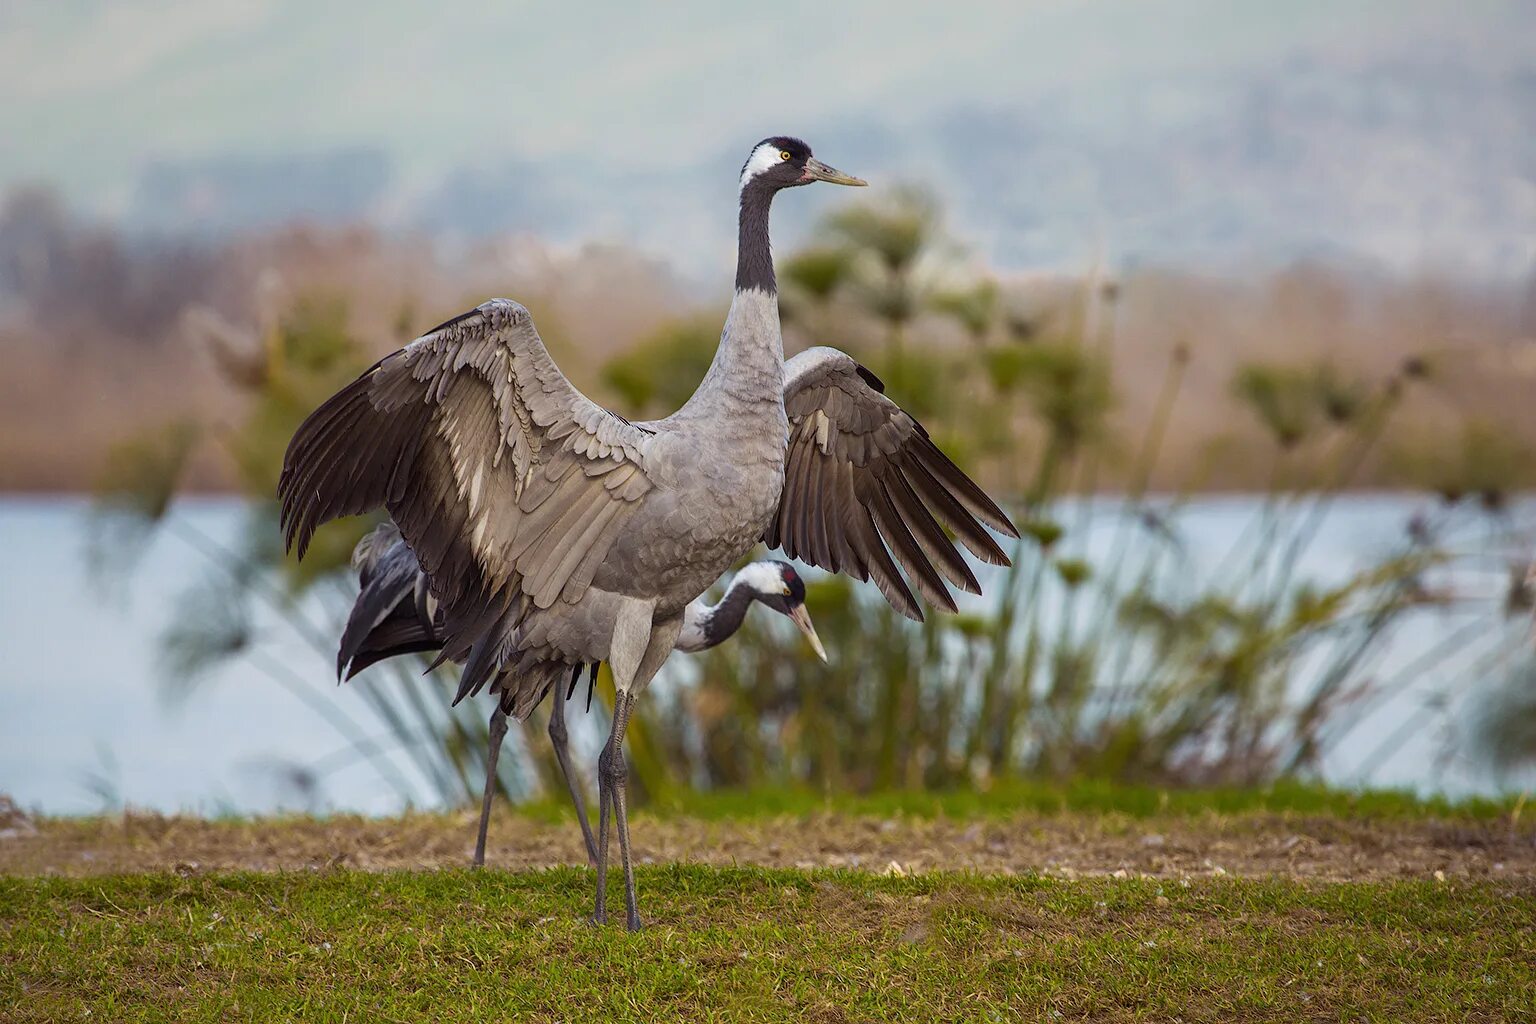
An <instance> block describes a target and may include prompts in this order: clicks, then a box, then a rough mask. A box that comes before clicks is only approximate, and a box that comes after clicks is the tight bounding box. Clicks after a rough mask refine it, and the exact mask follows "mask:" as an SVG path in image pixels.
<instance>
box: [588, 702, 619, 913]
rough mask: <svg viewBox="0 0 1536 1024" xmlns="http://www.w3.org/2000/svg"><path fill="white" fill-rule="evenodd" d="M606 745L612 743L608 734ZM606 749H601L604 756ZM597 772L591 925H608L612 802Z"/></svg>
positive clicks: (605, 781) (603, 777) (605, 780)
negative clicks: (594, 870) (594, 884)
mask: <svg viewBox="0 0 1536 1024" xmlns="http://www.w3.org/2000/svg"><path fill="white" fill-rule="evenodd" d="M613 723H614V727H615V728H617V727H618V723H619V720H618V718H617V716H615V718H614V720H613ZM608 743H609V744H611V743H613V736H612V734H611V733H610V734H609V738H608ZM607 752H608V747H607V746H606V745H605V746H604V747H603V753H604V755H606V754H607ZM601 760H602V759H601V758H599V768H598V772H597V906H596V907H595V908H594V909H593V911H592V923H593V924H607V923H608V806H609V804H610V803H611V802H612V801H611V799H610V796H609V792H608V776H607V774H606V773H605V772H603V770H602V768H601Z"/></svg>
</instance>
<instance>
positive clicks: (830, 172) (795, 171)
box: [741, 135, 868, 196]
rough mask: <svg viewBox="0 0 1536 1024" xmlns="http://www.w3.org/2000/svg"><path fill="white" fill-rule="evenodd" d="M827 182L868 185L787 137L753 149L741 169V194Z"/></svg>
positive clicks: (794, 139) (774, 139)
mask: <svg viewBox="0 0 1536 1024" xmlns="http://www.w3.org/2000/svg"><path fill="white" fill-rule="evenodd" d="M813 181H827V182H831V183H832V184H834V185H867V184H868V182H866V181H864V180H863V179H862V178H855V177H854V176H853V175H851V174H844V173H843V172H842V171H840V170H838V169H837V168H835V167H828V166H827V165H826V164H824V163H822V162H821V161H820V160H817V159H816V158H815V157H814V156H812V155H811V147H810V146H807V145H806V144H805V143H803V142H801V141H800V140H799V139H796V138H792V137H790V136H788V135H775V136H774V137H773V138H771V139H764V140H763V141H762V142H759V143H758V144H757V145H755V146H753V147H752V153H751V155H750V156H748V157H747V162H746V163H745V164H743V165H742V167H741V194H742V195H743V196H746V195H747V194H748V193H749V192H759V191H761V192H763V193H765V194H768V195H771V194H772V193H774V192H777V191H778V190H779V189H781V188H792V187H793V186H795V185H809V184H811V182H813Z"/></svg>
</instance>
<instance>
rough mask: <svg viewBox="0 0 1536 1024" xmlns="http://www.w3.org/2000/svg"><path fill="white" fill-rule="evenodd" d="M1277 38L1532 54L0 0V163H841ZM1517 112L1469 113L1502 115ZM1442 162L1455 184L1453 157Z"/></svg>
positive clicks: (1075, 27)
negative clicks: (794, 137) (801, 143)
mask: <svg viewBox="0 0 1536 1024" xmlns="http://www.w3.org/2000/svg"><path fill="white" fill-rule="evenodd" d="M1293 63H1296V64H1300V65H1303V66H1306V67H1317V66H1321V67H1324V68H1327V69H1329V71H1330V74H1335V75H1347V74H1350V73H1352V72H1354V71H1357V70H1362V69H1363V71H1366V72H1370V73H1377V72H1376V69H1387V71H1386V72H1385V73H1391V69H1392V68H1394V67H1399V68H1400V67H1408V68H1409V69H1410V70H1408V71H1405V72H1403V73H1404V74H1407V75H1411V76H1417V78H1416V79H1415V80H1423V79H1424V77H1425V76H1426V75H1431V74H1434V73H1437V69H1440V68H1448V69H1451V70H1452V71H1454V72H1455V73H1456V74H1457V75H1458V76H1460V77H1459V78H1458V81H1467V80H1470V81H1472V82H1474V84H1477V83H1481V85H1478V88H1479V89H1480V90H1481V91H1480V92H1478V93H1476V95H1482V94H1484V93H1487V94H1490V95H1493V96H1495V97H1498V96H1502V95H1505V92H1501V90H1505V91H1506V92H1507V89H1506V86H1505V84H1504V83H1505V82H1514V83H1516V84H1517V85H1518V84H1519V83H1520V82H1522V81H1524V82H1525V83H1526V84H1525V86H1524V88H1527V89H1530V88H1531V87H1530V85H1529V82H1530V81H1532V80H1536V79H1532V77H1531V76H1536V4H1533V3H1530V2H1525V3H1494V2H1475V0H1474V2H1459V3H1428V2H1422V0H1353V2H1346V0H1334V2H1329V0H1285V2H1275V0H1256V2H1233V0H1163V2H1156V0H1117V2H1097V3H1096V2H1084V0H1034V2H1017V0H1015V2H1008V3H995V4H987V3H967V2H954V0H951V2H945V3H941V4H931V3H912V4H898V3H891V2H875V0H847V2H843V3H828V2H826V0H818V2H811V3H804V2H779V3H773V2H761V0H759V2H757V3H753V4H722V3H719V2H718V0H686V2H682V3H672V4H666V5H646V4H631V3H603V4H581V5H578V4H571V3H568V2H559V3H500V4H488V3H483V2H461V0H453V2H437V3H420V4H407V3H388V2H383V3H381V2H373V3H316V2H314V0H136V2H133V3H107V2H90V0H61V2H45V0H12V2H10V3H7V4H4V5H3V6H0V188H4V187H6V186H9V185H14V184H16V183H18V182H21V181H43V182H48V183H52V184H54V185H55V186H57V187H59V188H60V189H61V190H62V191H63V192H64V193H65V194H66V196H67V197H68V198H69V199H70V200H71V201H72V202H74V203H75V204H77V205H79V206H81V207H84V208H87V209H92V210H96V211H101V212H106V213H112V212H114V211H122V210H123V209H125V208H126V206H127V204H128V203H129V202H130V200H131V198H132V196H133V194H134V189H135V188H136V186H137V184H138V183H139V181H140V176H141V175H142V173H143V172H144V170H145V168H146V167H148V166H150V165H152V164H155V163H157V162H166V161H170V162H175V161H188V160H190V161H196V160H206V159H232V158H233V159H240V158H261V157H264V156H268V155H271V154H306V153H325V152H329V151H333V150H337V149H339V148H344V147H348V146H361V147H369V148H372V149H376V150H378V151H379V152H381V153H383V154H384V155H385V156H386V157H388V160H389V164H390V166H391V168H392V172H391V173H392V175H393V178H392V182H393V184H392V185H391V190H392V191H391V194H392V196H393V197H394V201H396V202H409V197H411V196H413V195H417V194H420V193H421V192H422V191H423V190H430V189H431V188H432V187H433V186H434V185H437V184H439V183H441V182H442V181H443V179H444V178H445V177H446V176H448V175H449V174H450V173H452V172H453V171H455V170H458V169H462V168H471V169H476V170H480V171H487V170H490V171H494V168H495V167H496V166H497V165H498V162H499V161H504V160H506V161H510V160H519V161H530V160H531V161H540V162H545V163H557V164H559V163H563V164H568V165H569V166H570V167H571V168H572V169H573V171H574V172H577V173H578V174H579V173H580V171H581V170H582V169H588V168H594V167H595V168H601V169H602V174H601V175H598V177H604V178H619V179H622V178H623V176H624V174H625V172H626V169H628V168H633V169H634V171H635V173H636V174H640V175H644V176H648V177H649V176H660V177H663V178H664V177H665V176H666V174H667V172H668V169H669V168H671V167H678V168H692V167H694V166H695V165H698V164H699V163H701V162H714V163H720V164H721V165H722V166H729V163H730V162H731V161H732V160H734V161H737V162H739V159H740V157H739V156H734V155H732V154H736V153H738V152H740V153H742V154H744V153H745V150H746V148H747V147H748V146H749V145H750V143H752V142H753V141H755V140H756V139H758V138H760V137H763V136H764V135H767V134H773V133H778V132H790V133H795V134H801V135H804V136H805V137H807V138H808V139H811V140H812V143H813V145H814V146H815V147H816V149H817V152H818V155H823V156H826V157H827V158H828V159H829V160H832V161H833V162H836V153H837V143H838V138H837V137H836V136H835V135H832V136H830V137H829V133H832V132H853V131H856V130H857V129H858V128H859V127H860V126H862V125H865V124H868V125H871V126H875V127H878V128H879V129H880V130H882V131H885V132H890V131H896V132H898V133H899V132H900V131H902V130H904V129H906V128H909V127H912V126H919V125H921V126H925V127H924V129H923V130H924V131H925V132H927V131H931V130H932V128H933V125H934V124H935V120H936V119H937V120H938V121H939V122H942V120H943V119H944V118H945V117H946V116H948V114H947V112H949V111H953V110H973V109H974V110H980V111H993V110H1009V109H1013V108H1020V107H1022V108H1029V109H1032V110H1034V111H1035V115H1034V116H1035V117H1036V118H1037V119H1038V118H1039V116H1040V111H1041V110H1044V111H1046V112H1048V113H1050V115H1051V116H1053V117H1055V118H1058V119H1059V121H1060V125H1059V127H1060V130H1061V131H1063V132H1078V133H1081V134H1082V136H1083V137H1085V138H1089V139H1094V140H1115V139H1118V138H1123V137H1133V136H1137V135H1139V134H1143V133H1145V132H1146V131H1147V130H1148V122H1149V121H1152V122H1155V123H1156V127H1157V128H1158V130H1160V131H1161V130H1168V131H1185V130H1190V129H1194V130H1198V129H1199V127H1200V125H1201V124H1202V118H1204V117H1205V116H1206V113H1207V106H1208V105H1209V104H1212V103H1216V102H1220V101H1224V100H1223V97H1224V94H1225V90H1227V89H1228V88H1229V86H1230V85H1231V83H1233V82H1241V81H1244V80H1246V77H1247V76H1253V75H1268V76H1271V80H1273V79H1274V78H1276V77H1277V76H1278V77H1282V78H1283V76H1284V75H1285V73H1286V69H1287V68H1288V67H1289V66H1291V65H1292V64H1293ZM1521 76H1524V78H1523V79H1522V77H1521ZM1429 94H1430V95H1432V94H1433V92H1432V90H1430V92H1429ZM1344 101H1345V102H1346V103H1347V102H1348V101H1349V97H1347V96H1345V97H1344ZM1373 102H1375V101H1373ZM1409 102H1420V103H1422V102H1423V96H1422V95H1421V96H1419V97H1417V98H1413V97H1410V98H1409ZM1509 102H1514V101H1509ZM1517 112H1518V108H1517ZM1527 112H1528V113H1530V114H1531V117H1532V119H1533V120H1536V111H1527ZM1389 113H1390V112H1389ZM1508 120H1509V114H1508V113H1507V112H1505V113H1503V114H1501V115H1500V116H1499V117H1498V118H1495V119H1494V120H1493V121H1492V122H1491V123H1492V124H1493V125H1494V128H1492V129H1490V128H1488V127H1486V126H1485V125H1483V124H1480V123H1479V124H1475V125H1473V126H1472V127H1471V128H1470V129H1469V130H1470V131H1474V132H1476V131H1491V132H1493V133H1494V134H1499V133H1500V132H1501V129H1499V128H1498V126H1499V125H1502V124H1504V123H1505V122H1507V121H1508ZM1530 123H1531V121H1527V122H1526V127H1525V129H1524V130H1525V132H1526V134H1529V125H1530ZM927 139H928V137H927V136H926V135H923V136H914V138H913V140H912V152H911V154H910V160H908V159H906V158H905V157H903V158H900V159H898V160H897V161H896V163H897V170H898V172H900V171H901V170H904V169H905V167H906V166H908V165H910V167H911V168H914V169H915V170H916V172H917V173H919V174H921V173H925V172H927V171H929V170H931V169H932V168H934V167H936V166H939V165H940V163H942V162H947V163H948V164H949V165H953V164H954V162H955V161H957V160H961V159H963V157H964V154H963V153H962V154H957V153H948V154H945V155H944V161H936V160H935V159H934V156H935V155H934V154H932V153H926V152H923V150H924V147H925V146H926V145H927ZM1481 141H1482V140H1479V139H1477V138H1472V139H1470V140H1469V141H1468V146H1469V148H1471V149H1476V148H1477V146H1478V145H1479V144H1480V142H1481ZM1499 144H1500V145H1507V144H1508V140H1500V141H1499ZM1152 145H1153V146H1154V148H1155V146H1156V143H1155V142H1153V143H1152ZM1392 145H1393V146H1401V143H1400V142H1396V141H1394V142H1393V143H1392ZM1434 148H1435V149H1436V150H1441V149H1444V148H1445V146H1444V144H1443V143H1442V142H1437V143H1436V144H1435V146H1434ZM1510 160H1511V168H1512V169H1511V170H1509V171H1507V172H1501V173H1503V174H1504V176H1505V177H1506V178H1507V177H1509V176H1510V175H1514V176H1516V177H1518V176H1519V174H1520V173H1522V171H1521V168H1522V167H1523V165H1524V163H1525V161H1526V155H1525V151H1522V152H1520V153H1516V154H1513V155H1512V156H1511V157H1510ZM711 166H712V165H711ZM855 170H862V169H860V168H855ZM1435 173H1436V174H1441V175H1442V176H1444V177H1447V178H1449V179H1452V181H1453V187H1458V186H1456V185H1455V184H1454V180H1455V179H1456V178H1457V176H1458V175H1459V174H1461V173H1462V172H1461V171H1451V172H1441V171H1437V172H1435ZM1466 173H1468V174H1470V173H1471V171H1468V172H1466ZM1524 173H1525V174H1526V175H1527V177H1529V176H1531V175H1536V167H1525V168H1524ZM1465 187H1467V188H1476V187H1480V186H1477V185H1474V184H1467V185H1466V186H1465ZM1509 187H1510V188H1512V189H1514V192H1513V193H1512V194H1514V195H1515V196H1516V198H1517V200H1518V199H1519V197H1520V196H1523V195H1524V193H1522V192H1520V191H1519V182H1518V181H1516V182H1514V184H1512V185H1510V186H1509ZM1533 188H1536V186H1533ZM1533 202H1536V200H1533ZM1517 213H1518V216H1524V212H1523V210H1522V211H1517ZM1533 215H1536V214H1533Z"/></svg>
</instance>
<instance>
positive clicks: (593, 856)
mask: <svg viewBox="0 0 1536 1024" xmlns="http://www.w3.org/2000/svg"><path fill="white" fill-rule="evenodd" d="M352 565H353V568H355V569H356V570H357V573H358V582H359V588H358V595H357V600H356V601H355V602H354V603H353V605H352V612H351V614H350V615H349V616H348V617H347V625H346V628H345V629H344V630H343V631H342V635H341V646H340V649H339V651H338V652H337V655H336V675H337V676H338V678H342V679H351V678H352V677H353V676H355V675H357V674H358V673H359V672H361V671H363V670H364V669H366V668H367V667H368V666H370V665H372V664H374V663H376V662H379V661H383V660H384V659H386V658H393V657H395V656H397V655H401V654H419V653H430V652H432V651H437V650H441V649H442V646H443V622H442V616H441V614H440V610H439V608H438V607H437V602H436V601H435V600H433V598H432V593H431V588H430V583H429V581H428V579H427V575H426V573H424V572H422V571H421V564H420V563H419V562H418V561H417V560H416V555H415V553H414V552H413V551H411V549H410V546H409V545H408V544H406V542H405V538H404V537H402V536H400V530H399V528H398V527H396V526H395V524H393V523H383V524H381V525H379V526H378V527H376V528H374V529H373V530H372V531H371V532H369V533H368V534H367V535H366V536H364V537H363V538H362V540H360V541H358V542H357V548H356V550H354V551H353V553H352ZM753 604H762V605H764V606H766V607H768V608H772V609H773V610H774V611H776V612H779V613H780V614H781V615H784V616H785V617H787V618H788V619H789V620H790V621H791V622H793V623H794V624H795V626H796V627H797V628H798V629H799V630H800V632H802V633H804V634H805V637H806V639H807V640H809V641H810V644H811V649H812V650H814V651H815V652H816V655H817V657H819V658H821V660H822V661H826V660H827V652H826V649H825V648H824V647H822V645H821V638H820V637H818V636H817V635H816V627H815V625H814V624H813V623H812V622H811V615H810V613H809V612H808V611H806V608H805V582H804V581H803V580H802V579H801V578H800V574H799V573H798V572H796V571H795V567H794V566H792V565H790V564H789V563H788V562H781V561H777V560H764V561H759V562H753V563H752V564H751V565H747V566H744V567H743V568H742V569H741V570H739V571H738V572H737V573H736V575H735V576H734V577H733V578H732V579H731V583H730V586H728V587H727V588H726V591H725V594H724V595H723V596H722V597H721V598H720V600H719V601H718V602H717V603H715V604H709V603H707V602H705V601H704V599H703V598H697V599H695V600H694V601H692V602H690V603H689V605H688V607H687V608H686V609H684V610H683V629H682V632H681V633H679V634H678V638H677V644H676V647H675V649H676V650H679V651H687V652H690V653H693V652H698V651H705V650H708V649H709V648H711V647H715V646H717V645H719V644H722V643H724V642H725V641H727V640H729V639H730V638H731V637H732V636H734V635H735V634H736V631H737V630H739V629H740V628H741V625H742V623H743V622H745V621H746V617H747V612H748V610H749V609H750V608H751V607H752V605H753ZM583 667H584V666H582V665H580V664H577V665H574V666H572V669H571V682H570V688H569V689H568V690H567V691H566V692H565V693H563V694H562V693H561V692H559V690H558V689H556V691H555V692H554V693H553V694H552V695H551V696H550V713H549V739H550V743H551V744H552V745H553V746H554V749H555V760H556V761H557V762H558V763H559V765H560V773H561V775H562V776H563V777H564V779H565V785H566V790H567V792H569V793H570V796H571V803H572V804H574V805H575V808H576V820H577V821H578V822H579V823H580V824H581V834H582V839H583V840H584V841H585V843H586V847H587V857H588V858H589V859H590V860H591V861H592V863H594V864H596V863H597V844H596V842H595V841H594V840H593V838H592V826H591V824H590V823H589V822H588V821H587V808H586V801H584V800H583V799H582V796H581V787H580V786H579V785H578V784H577V782H576V778H575V776H574V775H573V774H572V773H571V765H570V759H569V755H568V754H567V735H568V734H567V733H566V728H565V705H566V702H567V701H568V700H569V699H570V696H571V694H572V693H574V692H575V690H576V686H577V684H578V683H579V682H580V681H581V670H582V668H583ZM590 668H591V672H590V673H589V675H588V682H587V705H588V707H589V708H590V707H591V704H592V685H593V683H594V682H595V681H596V678H597V666H596V665H592V666H590ZM490 688H491V690H492V692H493V693H499V692H500V691H501V690H502V689H503V684H502V683H501V682H500V681H499V680H498V681H496V682H493V683H492V684H491V687H490ZM489 732H490V741H489V748H488V750H487V752H486V769H485V796H484V798H483V800H482V801H481V806H480V828H479V832H478V833H477V835H476V839H475V855H474V860H473V864H474V866H475V867H482V866H484V864H485V842H486V833H487V830H488V829H489V827H490V819H491V799H492V797H493V796H494V794H495V791H496V762H497V759H498V757H499V756H500V754H501V744H502V741H503V740H504V739H505V738H506V735H507V713H506V712H505V711H504V710H502V707H501V703H500V701H498V702H497V704H496V706H495V708H494V709H492V711H491V721H490V730H489Z"/></svg>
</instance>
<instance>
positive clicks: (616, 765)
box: [592, 690, 640, 932]
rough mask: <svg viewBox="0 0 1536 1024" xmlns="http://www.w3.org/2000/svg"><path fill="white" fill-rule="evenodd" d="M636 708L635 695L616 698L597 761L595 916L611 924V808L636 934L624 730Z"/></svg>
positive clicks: (628, 919)
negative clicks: (598, 808) (611, 725)
mask: <svg viewBox="0 0 1536 1024" xmlns="http://www.w3.org/2000/svg"><path fill="white" fill-rule="evenodd" d="M634 706H635V696H634V694H632V693H627V692H625V691H623V690H620V691H618V693H616V694H615V695H614V704H613V731H612V732H611V733H609V735H608V743H607V744H606V745H605V746H604V747H603V753H602V755H601V756H600V757H599V758H598V760H597V774H598V800H599V801H601V803H602V807H601V809H600V810H599V812H598V837H599V838H598V844H597V909H596V910H595V911H594V912H593V914H592V919H593V921H594V922H596V923H597V924H606V923H607V920H608V911H607V895H608V892H607V890H608V885H607V882H608V811H609V809H610V808H611V809H612V810H613V822H614V830H615V831H616V832H617V833H618V840H619V860H620V862H621V863H622V864H623V867H624V911H625V919H624V923H625V927H626V928H628V929H629V930H630V931H632V932H635V931H639V930H640V910H639V907H638V905H637V902H636V896H635V865H634V860H633V858H632V857H631V856H630V850H629V813H628V803H627V801H626V800H625V792H624V787H625V784H626V782H627V781H628V778H629V766H628V765H627V764H625V762H624V730H625V729H626V728H627V727H628V726H629V716H630V712H631V711H632V710H633V709H634Z"/></svg>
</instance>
